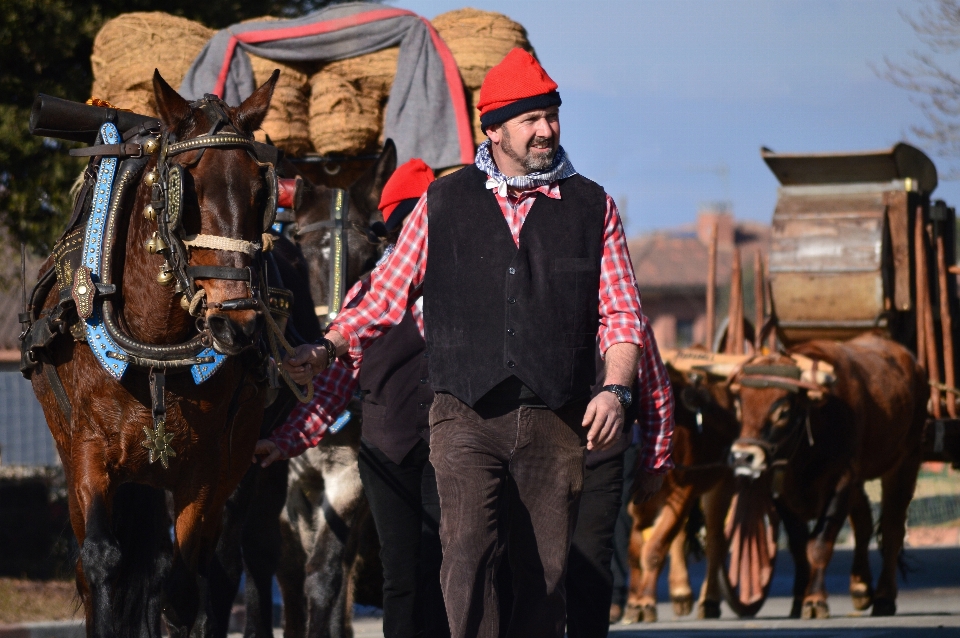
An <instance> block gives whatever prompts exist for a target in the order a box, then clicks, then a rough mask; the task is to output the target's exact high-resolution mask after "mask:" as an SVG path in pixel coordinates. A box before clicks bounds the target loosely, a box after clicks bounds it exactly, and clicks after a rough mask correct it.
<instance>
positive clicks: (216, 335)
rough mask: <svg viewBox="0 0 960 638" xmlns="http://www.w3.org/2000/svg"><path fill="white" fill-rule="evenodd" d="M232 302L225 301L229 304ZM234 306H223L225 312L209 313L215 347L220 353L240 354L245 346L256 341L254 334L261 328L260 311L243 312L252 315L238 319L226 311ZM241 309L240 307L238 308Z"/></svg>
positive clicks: (209, 323)
mask: <svg viewBox="0 0 960 638" xmlns="http://www.w3.org/2000/svg"><path fill="white" fill-rule="evenodd" d="M229 303H230V302H224V304H229ZM227 310H232V308H223V312H218V311H211V312H209V313H208V314H207V327H208V329H209V330H210V335H211V336H212V337H213V349H214V350H216V351H217V352H219V353H220V354H226V355H234V354H239V353H240V352H241V351H242V350H243V349H244V348H247V347H249V346H251V345H253V343H254V336H255V335H256V334H257V332H258V331H259V328H260V320H261V317H260V313H253V312H249V311H246V312H243V313H242V314H243V315H250V316H249V318H246V320H243V321H236V320H234V319H233V318H232V317H231V316H230V315H228V314H226V312H225V311H227ZM237 310H239V309H237Z"/></svg>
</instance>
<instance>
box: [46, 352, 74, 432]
mask: <svg viewBox="0 0 960 638" xmlns="http://www.w3.org/2000/svg"><path fill="white" fill-rule="evenodd" d="M43 374H44V375H45V376H46V377H47V383H48V384H50V389H51V390H53V396H54V397H55V398H56V399H57V405H59V406H60V412H62V413H63V418H64V420H66V422H67V423H68V424H69V423H70V418H71V416H72V415H73V409H72V408H71V407H70V397H68V396H67V391H66V390H65V389H64V387H63V382H61V381H60V375H59V374H57V368H56V366H54V365H53V364H52V363H44V364H43Z"/></svg>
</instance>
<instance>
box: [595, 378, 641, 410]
mask: <svg viewBox="0 0 960 638" xmlns="http://www.w3.org/2000/svg"><path fill="white" fill-rule="evenodd" d="M600 391H601V392H613V393H614V394H615V395H617V401H619V402H620V405H622V406H623V407H624V409H626V408H629V407H630V404H631V403H633V393H632V392H630V388H628V387H627V386H625V385H617V384H615V383H611V384H610V385H605V386H603V387H602V388H600Z"/></svg>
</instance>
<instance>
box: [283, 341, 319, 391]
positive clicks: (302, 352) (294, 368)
mask: <svg viewBox="0 0 960 638" xmlns="http://www.w3.org/2000/svg"><path fill="white" fill-rule="evenodd" d="M326 367H327V349H326V348H324V347H323V346H315V345H311V344H309V343H305V344H303V345H302V346H297V347H296V349H295V350H294V352H293V354H292V355H290V356H289V357H287V358H286V359H284V360H283V369H284V370H286V371H287V373H288V374H289V375H290V377H291V378H292V379H293V380H294V381H296V382H297V383H299V384H300V385H307V384H308V383H310V381H311V380H312V379H313V375H315V374H317V373H319V372H322V371H323V370H324V369H325V368H326Z"/></svg>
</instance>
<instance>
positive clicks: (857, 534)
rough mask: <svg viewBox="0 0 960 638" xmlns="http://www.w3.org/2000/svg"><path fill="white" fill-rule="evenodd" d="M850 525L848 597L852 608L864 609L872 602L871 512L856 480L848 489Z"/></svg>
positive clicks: (860, 482) (859, 482)
mask: <svg viewBox="0 0 960 638" xmlns="http://www.w3.org/2000/svg"><path fill="white" fill-rule="evenodd" d="M850 526H851V527H852V528H853V540H854V546H853V567H852V568H851V570H850V597H851V598H852V599H853V608H854V609H857V610H861V611H862V610H864V609H867V608H868V607H870V605H872V604H873V584H872V583H873V577H872V575H871V573H870V537H871V536H873V514H872V513H871V512H870V500H869V499H868V498H867V493H866V492H865V491H864V489H863V481H857V483H856V484H855V485H853V486H852V487H851V490H850Z"/></svg>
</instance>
